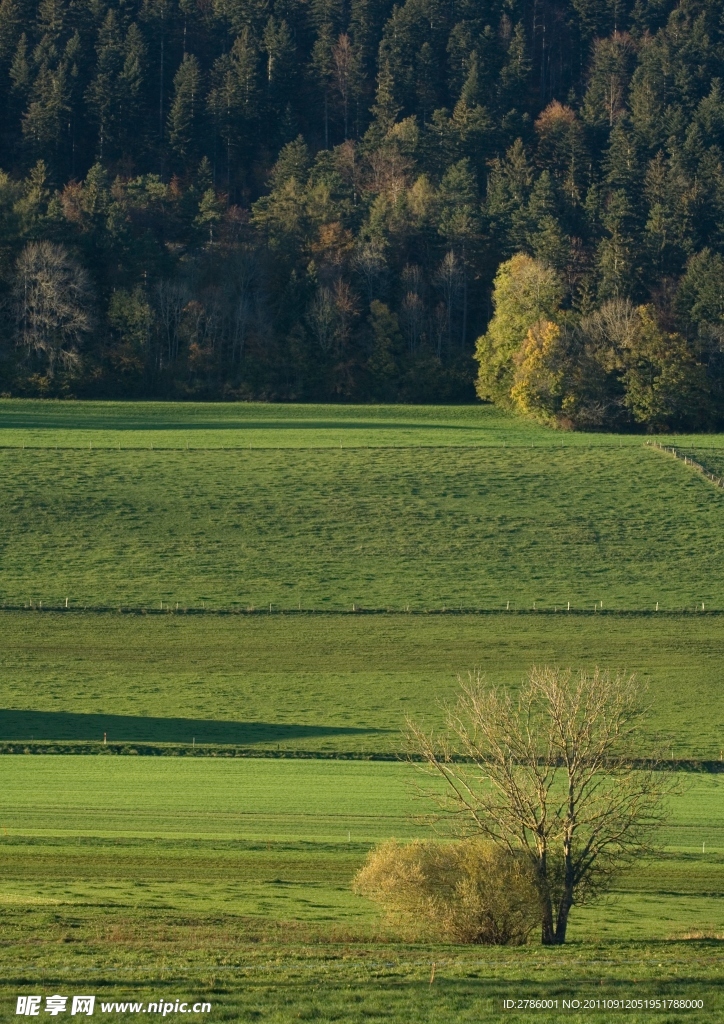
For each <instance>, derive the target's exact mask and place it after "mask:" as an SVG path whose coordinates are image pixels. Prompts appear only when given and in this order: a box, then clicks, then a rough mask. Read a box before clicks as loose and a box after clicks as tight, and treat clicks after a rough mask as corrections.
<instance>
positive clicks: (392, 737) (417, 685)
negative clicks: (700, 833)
mask: <svg viewBox="0 0 724 1024" xmlns="http://www.w3.org/2000/svg"><path fill="white" fill-rule="evenodd" d="M0 637H1V638H2V642H1V643H0V678H2V681H3V687H2V694H3V696H2V710H0V740H30V739H36V740H44V739H45V740H96V741H100V740H102V738H103V734H104V733H106V734H107V737H108V740H109V741H111V742H119V741H130V742H134V741H135V742H142V741H143V742H149V743H192V742H193V741H194V740H195V742H196V743H199V744H201V743H233V744H241V745H246V746H253V745H257V746H258V747H261V748H266V749H277V748H279V749H281V750H282V751H283V750H294V749H297V750H299V749H302V750H312V751H315V750H316V751H321V752H324V751H326V752H331V751H342V752H345V751H347V752H354V751H372V752H379V753H384V752H393V753H394V752H401V751H403V750H404V749H405V742H404V732H405V718H406V716H408V715H411V716H412V717H414V718H416V719H424V720H425V721H428V722H430V723H431V724H435V725H437V724H439V723H440V720H441V711H440V706H439V704H440V702H444V701H446V700H450V699H453V698H454V695H455V689H456V686H457V678H458V676H462V677H463V678H465V677H466V675H467V673H468V671H473V670H475V669H480V670H481V671H482V672H484V673H485V675H486V676H487V678H488V679H489V680H491V681H494V682H500V683H504V684H506V685H512V686H516V685H517V684H518V683H519V682H520V680H521V679H522V678H523V677H524V676H525V674H526V672H527V671H528V669H529V668H530V666H531V665H533V664H558V665H562V666H568V665H570V666H573V667H574V668H579V667H582V668H587V669H589V670H590V669H593V668H594V667H596V666H597V665H598V666H601V667H603V668H607V669H610V670H611V671H617V670H621V671H628V672H635V673H636V674H637V675H638V678H639V680H640V681H641V682H642V683H643V684H644V685H645V686H646V687H647V688H648V697H647V699H649V700H650V701H651V703H652V711H653V715H652V720H651V725H650V735H653V734H664V735H666V736H667V737H668V743H667V749H666V754H667V756H669V755H670V754H671V752H673V756H674V757H677V758H687V757H696V758H703V759H709V760H716V759H717V758H719V757H720V755H721V749H722V736H724V700H722V696H721V665H722V660H723V659H724V616H719V615H708V614H705V615H698V616H695V615H685V616H676V615H663V614H659V615H658V616H656V615H655V614H652V615H644V616H614V615H600V614H598V615H595V616H594V615H590V616H574V615H568V614H567V613H559V614H557V615H512V614H506V613H501V614H496V615H479V616H478V615H420V616H416V615H385V616H366V615H365V616H362V615H360V616H356V615H301V616H300V615H279V616H276V615H271V616H269V615H262V616H218V615H199V616H191V615H189V616H184V615H175V614H173V615H160V614H159V615H146V616H143V615H118V614H117V613H116V614H111V613H104V614H98V615H95V614H93V615H91V614H86V615H84V614H82V613H70V614H66V613H64V612H61V613H45V612H43V613H42V614H40V613H34V612H7V611H6V612H0ZM644 750H645V746H644V736H643V735H642V752H643V751H644Z"/></svg>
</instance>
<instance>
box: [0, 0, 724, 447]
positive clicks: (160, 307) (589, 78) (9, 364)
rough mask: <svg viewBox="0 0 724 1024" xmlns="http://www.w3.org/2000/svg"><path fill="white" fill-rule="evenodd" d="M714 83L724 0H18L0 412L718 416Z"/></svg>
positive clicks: (721, 291) (719, 228) (720, 300)
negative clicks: (29, 400) (307, 406)
mask: <svg viewBox="0 0 724 1024" xmlns="http://www.w3.org/2000/svg"><path fill="white" fill-rule="evenodd" d="M723 72H724V8H723V7H722V5H721V3H719V2H715V0H681V2H679V3H676V2H673V0H446V2H443V0H406V2H404V3H401V4H393V3H392V2H391V0H39V2H38V0H1V2H0V94H1V97H0V138H1V140H2V143H1V145H2V149H1V151H0V166H1V167H2V173H1V174H0V222H1V226H0V304H1V311H0V315H1V316H2V327H1V330H0V392H2V393H3V394H6V395H7V394H12V395H48V396H66V395H68V396H69V395H74V396H77V397H117V398H120V397H141V396H143V397H162V398H165V397H169V398H170V397H175V398H185V397H188V398H198V399H268V400H295V401H308V400H323V401H362V402H367V401H393V402H394V401H406V402H430V401H439V402H457V401H472V400H474V397H475V392H476V385H477V392H478V394H479V395H480V396H481V397H483V398H485V399H489V400H494V401H497V402H500V403H501V404H503V405H508V406H512V407H516V408H519V409H521V410H522V411H523V412H526V413H528V414H530V415H534V416H537V417H538V418H541V419H544V420H547V421H549V422H554V423H558V424H560V425H563V426H583V427H590V428H596V427H602V426H611V425H617V426H621V427H627V428H637V429H660V428H680V427H682V428H683V427H686V428H689V427H691V428H693V427H696V428H704V429H706V428H714V427H717V426H719V425H721V423H722V420H724V86H723V85H722V83H721V82H720V78H719V76H720V75H722V73H723ZM476 344H477V347H476ZM476 356H477V360H478V362H477V363H476Z"/></svg>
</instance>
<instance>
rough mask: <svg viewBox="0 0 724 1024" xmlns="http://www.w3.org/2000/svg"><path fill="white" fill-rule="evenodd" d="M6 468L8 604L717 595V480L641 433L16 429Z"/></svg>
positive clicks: (461, 601)
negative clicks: (480, 442)
mask: <svg viewBox="0 0 724 1024" xmlns="http://www.w3.org/2000/svg"><path fill="white" fill-rule="evenodd" d="M313 433H314V432H313V431H307V437H308V439H309V441H310V444H311V443H313V440H314V438H313ZM551 433H552V432H551ZM0 477H1V478H2V480H3V487H2V490H1V491H0V555H1V557H2V566H3V570H2V579H1V580H0V602H1V603H5V604H6V605H10V606H14V607H18V606H19V607H21V608H22V607H24V606H29V605H30V604H38V605H39V604H40V603H42V604H43V605H44V606H45V607H48V606H52V607H61V606H64V605H65V602H66V599H67V600H68V604H69V607H71V608H76V609H77V608H85V607H101V608H103V607H106V608H117V607H134V608H159V609H160V608H161V606H162V605H163V606H164V607H171V608H174V609H175V608H176V606H177V605H178V606H179V608H180V609H185V608H195V609H199V610H201V609H202V608H207V609H209V608H211V609H247V608H252V607H253V608H268V607H269V605H270V604H271V606H272V608H277V609H280V608H281V609H284V608H286V609H298V608H302V609H336V610H352V608H353V607H362V608H368V609H370V608H372V609H382V610H384V609H393V610H405V609H407V608H410V609H412V610H417V611H424V610H434V609H442V608H451V607H453V608H461V607H462V608H468V609H473V608H484V609H501V608H506V607H508V604H510V607H511V608H514V609H532V608H533V607H534V606H535V607H537V608H545V609H550V610H553V609H554V608H556V607H558V608H561V607H568V602H570V603H571V605H572V607H574V608H577V609H589V610H593V608H594V605H598V604H600V602H602V603H603V608H604V609H605V610H611V609H627V610H636V611H644V610H647V611H648V610H653V609H654V608H655V607H656V604H657V603H658V604H659V607H660V608H661V609H670V610H681V609H683V608H688V609H691V610H693V609H694V608H695V607H697V606H700V605H701V604H702V603H703V604H704V605H705V607H707V608H718V609H722V610H724V494H722V492H721V491H719V490H717V489H716V488H714V487H713V486H711V484H709V483H708V482H707V481H706V480H704V479H703V478H702V477H700V476H699V475H697V474H695V473H692V472H691V471H690V470H688V469H687V468H686V467H684V466H683V465H682V464H681V463H679V462H676V460H674V459H672V458H671V457H669V456H665V455H663V454H662V453H660V452H657V451H654V450H652V449H647V448H645V447H644V446H643V445H641V444H637V445H636V446H633V445H628V446H627V447H625V448H622V449H620V450H619V449H618V448H615V447H608V448H605V447H598V446H596V445H593V446H590V447H584V446H582V445H580V444H579V445H577V446H571V447H565V446H564V447H556V448H550V447H549V448H545V447H541V446H539V447H537V448H536V447H533V448H526V447H520V446H519V447H516V448H505V449H504V448H503V447H502V446H497V447H489V448H484V449H483V448H477V447H474V446H468V447H457V448H447V447H440V448H432V447H429V448H424V449H417V448H414V447H406V448H401V449H391V448H370V449H367V448H357V449H349V450H344V449H343V450H338V449H337V450H335V449H328V450H325V449H317V448H306V449H304V450H300V449H298V448H284V449H278V450H277V449H270V450H256V451H255V450H251V451H249V450H243V449H239V450H236V451H213V450H211V451H204V452H199V451H189V452H186V451H155V450H154V451H148V450H140V451H120V452H118V451H113V450H94V451H75V450H67V449H62V450H59V451H58V452H56V451H55V450H53V449H50V450H48V449H42V450H23V449H21V448H17V447H16V448H11V449H2V450H0Z"/></svg>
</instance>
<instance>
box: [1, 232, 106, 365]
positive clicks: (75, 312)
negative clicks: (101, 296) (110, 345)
mask: <svg viewBox="0 0 724 1024" xmlns="http://www.w3.org/2000/svg"><path fill="white" fill-rule="evenodd" d="M14 298H15V319H16V324H17V332H18V333H17V343H18V345H19V346H22V347H24V348H25V349H26V350H27V352H28V355H30V354H31V353H35V354H40V355H43V356H45V358H46V359H47V372H48V374H49V375H50V376H53V374H54V372H55V369H56V367H57V366H58V364H60V365H61V366H62V367H64V368H65V369H70V368H72V367H73V366H74V365H76V364H77V362H78V360H79V353H78V345H79V343H80V341H81V339H82V337H83V335H84V334H87V333H88V332H89V331H90V329H91V326H92V318H91V313H90V303H91V285H90V279H89V277H88V274H87V273H86V272H85V270H83V268H82V267H81V266H80V265H79V264H78V263H76V261H75V260H74V259H73V258H72V256H71V255H70V254H69V253H68V251H67V249H65V248H64V247H63V246H62V245H55V244H54V243H52V242H29V243H28V245H26V246H25V248H24V249H23V251H22V253H21V254H20V257H19V258H18V262H17V278H16V280H15V289H14Z"/></svg>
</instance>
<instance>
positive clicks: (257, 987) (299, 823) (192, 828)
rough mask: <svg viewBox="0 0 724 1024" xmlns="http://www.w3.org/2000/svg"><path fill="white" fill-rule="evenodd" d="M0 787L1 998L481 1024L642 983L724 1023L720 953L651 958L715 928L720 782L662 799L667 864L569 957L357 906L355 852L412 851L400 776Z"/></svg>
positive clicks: (630, 884) (723, 919) (327, 773)
mask: <svg viewBox="0 0 724 1024" xmlns="http://www.w3.org/2000/svg"><path fill="white" fill-rule="evenodd" d="M0 771H2V774H3V777H4V778H5V780H6V782H7V783H9V784H8V785H6V786H4V787H2V789H0V817H1V819H2V822H3V830H4V831H3V836H2V838H0V846H1V847H2V857H0V902H1V903H2V905H3V910H4V933H3V934H4V945H5V956H4V960H5V966H4V970H3V979H4V980H5V984H4V985H2V982H1V981H0V987H1V988H2V990H3V991H4V992H7V994H8V996H14V995H15V994H16V992H18V991H24V990H25V991H36V990H40V986H41V985H42V986H43V987H44V989H45V991H46V992H50V991H51V990H52V991H53V992H55V991H61V992H64V991H74V990H75V991H77V990H79V989H78V986H79V985H86V986H87V987H88V989H89V990H90V991H100V992H101V993H104V994H102V995H101V998H114V999H122V998H135V999H141V998H144V999H148V998H153V992H154V990H155V989H157V988H158V987H159V986H160V987H161V988H162V990H163V991H164V992H168V993H171V992H172V993H174V998H176V996H178V995H183V994H185V993H189V992H191V993H196V992H198V993H200V994H203V995H204V996H206V994H207V993H210V996H209V998H211V999H212V1000H213V1002H214V1003H215V1004H216V1006H217V1010H216V1011H215V1015H214V1016H215V1019H223V1020H227V1019H228V1020H235V1019H239V1018H240V1017H242V1018H243V1019H246V1017H247V1015H248V1016H253V1015H254V1011H256V1013H258V1014H260V1015H261V1017H262V1019H264V1020H270V1021H277V1020H279V1021H282V1020H287V1019H289V1017H291V1016H294V1017H296V1016H297V1015H298V1014H299V1013H302V1014H303V1015H306V1014H307V1012H310V1007H311V1006H313V1005H316V1006H317V1007H318V1009H317V1013H316V1016H315V1019H319V1020H325V1021H326V1020H333V1019H336V1020H343V1021H354V1022H356V1021H358V1020H359V1021H362V1020H367V1021H369V1020H372V1021H376V1020H382V1019H386V1020H390V1019H392V1020H393V1021H398V1020H399V1021H400V1022H402V1021H409V1020H411V1019H415V1020H425V1021H426V1020H433V1019H434V1020H441V1021H455V1020H474V1019H475V1020H486V1021H487V1020H494V1019H499V1017H498V1014H499V1013H500V1000H501V999H502V998H503V997H508V996H510V995H511V994H512V995H516V994H517V995H528V996H530V995H531V994H534V995H545V996H549V997H550V996H551V995H554V996H555V995H557V996H558V997H559V998H561V997H563V996H569V997H570V996H572V995H579V996H580V995H590V993H589V992H587V991H586V989H587V986H588V985H590V984H595V986H596V987H595V990H594V993H593V994H594V996H596V997H598V998H601V997H603V998H619V997H621V996H628V997H635V996H637V995H638V994H640V992H639V989H638V988H637V984H636V983H637V982H640V981H642V980H646V982H647V992H648V995H649V996H650V997H651V996H656V995H659V996H661V995H663V994H666V995H669V996H674V995H679V996H685V997H688V998H692V997H704V998H705V999H706V1003H707V1010H708V1013H704V1014H701V1015H691V1014H686V1019H687V1020H692V1019H693V1020H701V1021H704V1020H713V1019H715V1016H716V1013H717V1012H718V1010H717V1008H719V1009H721V1008H722V1003H721V994H720V992H719V991H718V987H719V979H720V968H721V962H720V959H717V951H716V948H715V945H716V944H714V945H712V944H711V943H707V942H678V943H677V942H674V943H671V942H670V941H669V942H667V941H666V940H668V939H670V937H671V936H672V935H683V934H686V933H689V932H690V931H691V928H692V927H693V926H695V927H697V928H699V929H703V930H705V931H710V932H715V931H717V930H721V928H722V926H723V925H724V913H723V911H722V902H723V901H724V816H723V813H722V807H723V806H724V803H723V802H722V799H721V797H722V794H721V789H722V781H721V780H718V779H712V778H706V777H705V778H698V779H696V780H695V781H694V783H693V786H692V787H691V788H690V789H689V791H688V793H687V794H686V795H685V796H683V797H680V798H677V800H676V802H675V807H674V814H673V819H672V824H671V827H670V828H669V829H668V830H667V834H666V836H665V837H664V838H665V842H666V844H667V851H666V854H665V855H664V857H663V858H661V859H659V860H658V861H657V862H656V863H647V864H645V865H640V867H639V869H638V870H634V872H633V873H631V874H630V875H628V876H626V877H625V878H624V879H623V880H622V884H621V885H620V887H619V893H618V895H617V898H616V900H615V901H614V902H613V903H610V904H607V905H604V906H603V907H601V908H599V909H598V910H596V911H593V910H591V911H576V912H575V913H574V916H573V921H572V935H571V938H572V943H571V945H570V947H568V948H566V949H565V950H560V951H542V950H540V949H536V948H531V949H527V950H523V951H510V950H489V949H486V950H474V949H473V950H464V949H460V948H455V947H441V946H439V945H438V946H435V947H426V946H425V945H422V946H417V947H405V946H403V945H400V944H399V943H394V942H393V943H390V938H389V936H386V934H385V931H384V927H383V926H381V924H380V922H379V920H378V918H377V915H376V914H375V912H374V910H373V908H371V907H370V906H369V904H367V903H366V901H364V900H361V899H359V898H357V897H355V896H354V895H352V894H351V892H350V890H349V881H350V878H351V876H352V874H353V873H354V871H355V870H356V867H357V866H358V865H359V864H360V863H361V861H362V858H363V857H364V853H365V850H366V849H367V848H368V846H369V844H370V843H371V842H374V841H375V840H376V839H378V838H379V837H380V836H381V835H389V834H390V833H391V832H392V833H394V834H396V835H398V836H406V835H412V834H414V828H413V826H412V825H411V823H410V820H409V818H408V817H407V816H406V815H407V813H408V812H409V811H410V810H414V809H415V808H416V807H417V804H416V803H415V802H413V801H412V798H411V793H410V791H409V789H408V788H407V785H406V783H405V776H406V775H407V774H409V773H410V772H411V771H412V769H409V768H408V767H407V766H405V765H379V764H376V765H366V764H338V763H337V764H328V763H321V762H311V763H310V762H305V763H301V764H300V763H294V762H281V763H280V762H273V763H269V762H265V761H244V762H225V761H222V762H216V761H212V760H209V759H204V760H199V761H194V762H190V761H181V762H179V761H172V760H170V759H168V760H166V759H164V760H161V761H158V760H148V759H143V760H137V759H132V758H73V757H67V758H56V757H48V758H42V757H38V758H36V757H33V758H20V757H13V758H8V757H5V758H0ZM302 806H303V808H304V810H303V812H302V811H300V807H302ZM348 830H349V831H348ZM702 837H706V841H707V853H706V854H704V855H702V854H701V853H700V842H701V839H702ZM381 928H382V930H380V929H381ZM644 936H646V937H647V939H648V940H649V941H648V942H647V944H645V945H642V944H641V940H642V938H643V937H644ZM380 939H382V940H384V945H382V946H380V945H379V941H380ZM320 943H321V945H320ZM350 943H353V945H350ZM433 960H435V961H436V963H437V964H438V969H439V974H440V976H439V978H438V981H437V982H436V986H437V987H436V988H434V989H433V990H429V988H428V986H427V980H428V976H429V971H430V964H431V961H433ZM13 964H17V965H18V966H19V965H21V964H22V968H21V970H20V975H18V973H17V972H16V973H14V972H13ZM572 976H574V977H575V979H576V980H575V981H572V980H571V979H572ZM33 978H36V979H37V980H36V981H35V982H34V981H33V980H32V979H33ZM151 982H152V983H153V984H151ZM316 986H321V991H318V993H317V995H316V996H315V992H314V989H315V987H316ZM85 990H86V989H84V991H85ZM292 1007H293V1008H294V1009H293V1012H292V1010H291V1008H292ZM287 1015H289V1016H287ZM586 1016H587V1018H588V1019H590V1015H586ZM526 1017H527V1015H526V1014H521V1015H520V1016H513V1015H510V1016H508V1017H507V1018H506V1019H513V1020H522V1019H526ZM536 1019H544V1020H553V1019H556V1017H555V1016H553V1015H546V1016H545V1017H543V1016H539V1015H536ZM570 1019H573V1020H579V1019H581V1020H582V1019H585V1017H584V1015H581V1016H580V1018H579V1017H578V1016H571V1017H570ZM600 1019H603V1018H600ZM627 1019H629V1020H643V1019H648V1018H647V1016H646V1015H633V1014H631V1015H628V1014H627ZM666 1019H667V1020H669V1021H672V1020H677V1019H679V1016H678V1015H677V1014H669V1015H668V1016H667V1017H666ZM681 1019H683V1016H682V1018H681Z"/></svg>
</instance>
